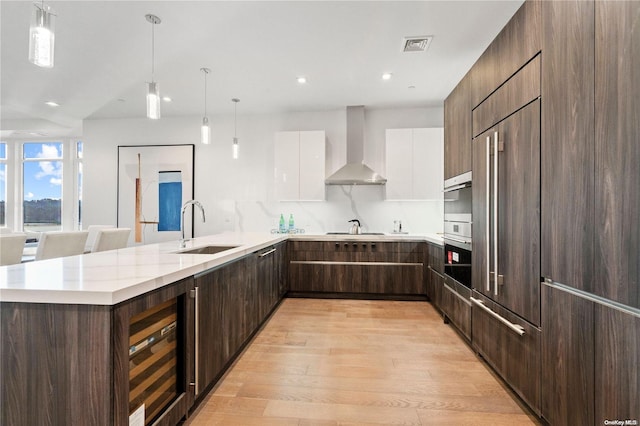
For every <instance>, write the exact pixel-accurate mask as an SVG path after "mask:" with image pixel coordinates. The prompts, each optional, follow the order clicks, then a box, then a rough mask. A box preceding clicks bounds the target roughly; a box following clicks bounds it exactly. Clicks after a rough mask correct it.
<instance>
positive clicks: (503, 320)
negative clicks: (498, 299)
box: [470, 297, 524, 336]
mask: <svg viewBox="0 0 640 426" xmlns="http://www.w3.org/2000/svg"><path fill="white" fill-rule="evenodd" d="M470 299H471V301H472V302H473V303H475V304H476V305H478V306H479V307H480V308H482V309H483V310H484V311H485V312H487V313H488V314H489V315H491V316H492V317H494V318H495V319H497V320H498V321H500V322H501V323H503V324H504V325H506V326H507V327H509V329H510V330H512V331H513V332H515V333H517V334H519V335H520V336H524V327H522V326H521V325H518V324H514V323H512V322H511V321H509V320H508V319H506V318H505V317H503V316H502V315H500V314H497V313H495V312H494V311H493V310H492V309H490V308H489V307H487V306H485V304H484V302H483V301H482V300H480V299H476V298H475V297H471V298H470Z"/></svg>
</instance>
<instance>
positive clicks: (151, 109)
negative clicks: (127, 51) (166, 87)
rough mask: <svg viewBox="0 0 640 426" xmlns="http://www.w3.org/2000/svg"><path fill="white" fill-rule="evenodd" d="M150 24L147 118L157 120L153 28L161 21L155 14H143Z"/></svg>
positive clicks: (157, 100)
mask: <svg viewBox="0 0 640 426" xmlns="http://www.w3.org/2000/svg"><path fill="white" fill-rule="evenodd" d="M144 17H145V19H146V20H147V22H149V23H150V24H151V82H150V83H147V118H150V119H152V120H157V119H159V118H160V90H159V89H160V88H159V86H158V83H156V81H155V64H154V62H155V28H156V25H157V24H159V23H160V22H162V21H161V20H160V18H158V17H157V16H156V15H151V14H147V15H145V16H144Z"/></svg>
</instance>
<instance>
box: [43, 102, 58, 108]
mask: <svg viewBox="0 0 640 426" xmlns="http://www.w3.org/2000/svg"><path fill="white" fill-rule="evenodd" d="M45 104H46V105H49V106H50V107H58V106H60V104H58V103H56V102H53V101H47V102H45Z"/></svg>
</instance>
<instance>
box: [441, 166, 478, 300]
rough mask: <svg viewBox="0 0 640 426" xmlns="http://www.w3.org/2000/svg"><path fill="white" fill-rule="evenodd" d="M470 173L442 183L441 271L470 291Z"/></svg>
mask: <svg viewBox="0 0 640 426" xmlns="http://www.w3.org/2000/svg"><path fill="white" fill-rule="evenodd" d="M471 177H472V175H471V172H467V173H464V174H461V175H458V176H455V177H453V178H451V179H447V180H445V182H444V251H445V252H444V272H445V274H446V275H448V276H449V277H451V278H453V279H454V280H456V281H458V282H460V283H461V284H463V285H465V286H467V287H469V288H471V228H472V223H473V221H472V214H471V212H472V204H471V201H472V199H471Z"/></svg>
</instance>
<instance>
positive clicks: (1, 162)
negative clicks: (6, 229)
mask: <svg viewBox="0 0 640 426" xmlns="http://www.w3.org/2000/svg"><path fill="white" fill-rule="evenodd" d="M6 208H7V144H6V143H4V142H0V227H3V226H7V219H6V216H5V210H6Z"/></svg>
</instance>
